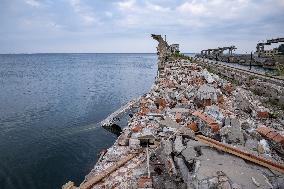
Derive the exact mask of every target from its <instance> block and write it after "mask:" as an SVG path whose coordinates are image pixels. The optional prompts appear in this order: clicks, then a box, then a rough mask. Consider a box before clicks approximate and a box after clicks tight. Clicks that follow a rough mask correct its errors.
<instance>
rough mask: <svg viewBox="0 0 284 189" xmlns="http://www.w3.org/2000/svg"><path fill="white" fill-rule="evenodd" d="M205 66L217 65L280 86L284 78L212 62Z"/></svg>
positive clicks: (283, 83)
mask: <svg viewBox="0 0 284 189" xmlns="http://www.w3.org/2000/svg"><path fill="white" fill-rule="evenodd" d="M209 61H212V60H209ZM199 62H200V63H202V62H201V61H200V60H199ZM206 64H214V65H217V66H219V67H225V68H229V69H232V70H238V71H241V72H244V73H248V74H251V75H256V76H260V77H262V78H263V79H266V80H274V82H275V83H279V84H281V85H282V86H284V78H279V77H275V76H271V75H265V74H262V73H259V72H254V71H250V70H246V69H241V68H236V67H233V66H229V65H224V64H220V63H218V62H214V61H212V62H211V63H206Z"/></svg>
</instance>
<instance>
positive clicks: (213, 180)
mask: <svg viewBox="0 0 284 189" xmlns="http://www.w3.org/2000/svg"><path fill="white" fill-rule="evenodd" d="M208 182H209V188H217V186H218V178H217V177H213V178H211V179H209V180H208Z"/></svg>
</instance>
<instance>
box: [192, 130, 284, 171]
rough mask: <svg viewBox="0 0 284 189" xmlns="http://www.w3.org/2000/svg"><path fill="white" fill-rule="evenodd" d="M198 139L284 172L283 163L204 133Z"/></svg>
mask: <svg viewBox="0 0 284 189" xmlns="http://www.w3.org/2000/svg"><path fill="white" fill-rule="evenodd" d="M196 139H197V140H198V141H200V142H203V143H206V144H208V145H209V146H211V147H214V148H216V149H219V150H222V151H224V152H227V153H230V154H233V155H235V156H238V157H241V158H242V159H245V160H248V161H251V162H254V163H256V164H258V165H261V166H263V167H267V168H269V169H273V170H276V171H279V172H280V173H282V174H284V166H283V165H281V164H278V163H276V162H273V161H270V160H267V159H264V158H262V157H260V156H256V155H254V154H251V153H248V152H245V151H243V150H240V149H238V148H236V147H233V146H231V145H228V144H224V143H221V142H218V141H216V140H214V139H211V138H208V137H205V136H203V135H197V136H196Z"/></svg>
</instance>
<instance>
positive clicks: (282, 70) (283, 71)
mask: <svg viewBox="0 0 284 189" xmlns="http://www.w3.org/2000/svg"><path fill="white" fill-rule="evenodd" d="M276 75H279V76H284V65H277V66H276Z"/></svg>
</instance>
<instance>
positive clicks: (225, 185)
mask: <svg viewBox="0 0 284 189" xmlns="http://www.w3.org/2000/svg"><path fill="white" fill-rule="evenodd" d="M218 189H231V185H230V183H229V182H228V181H225V182H221V183H220V184H219V186H218Z"/></svg>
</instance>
